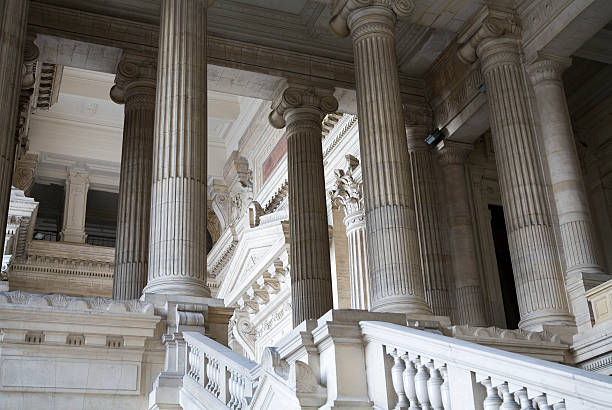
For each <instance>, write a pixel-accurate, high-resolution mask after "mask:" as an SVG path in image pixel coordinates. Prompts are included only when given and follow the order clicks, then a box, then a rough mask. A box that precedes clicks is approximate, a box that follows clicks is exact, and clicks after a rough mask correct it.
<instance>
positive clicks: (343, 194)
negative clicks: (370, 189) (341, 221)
mask: <svg viewBox="0 0 612 410" xmlns="http://www.w3.org/2000/svg"><path fill="white" fill-rule="evenodd" d="M346 162H347V166H346V168H345V169H336V170H335V171H334V175H335V176H336V182H335V183H334V186H333V188H332V189H331V190H330V191H329V197H330V199H331V201H332V203H333V204H334V205H335V206H337V207H338V208H340V209H342V210H344V214H345V215H346V217H347V218H349V217H350V216H352V215H353V214H355V213H359V212H363V184H362V183H361V182H360V181H358V180H357V178H355V176H354V175H353V173H354V172H355V171H356V169H357V167H358V166H359V160H358V159H357V158H355V157H354V156H352V155H347V156H346ZM346 222H347V220H346V219H345V223H346ZM347 228H348V225H347Z"/></svg>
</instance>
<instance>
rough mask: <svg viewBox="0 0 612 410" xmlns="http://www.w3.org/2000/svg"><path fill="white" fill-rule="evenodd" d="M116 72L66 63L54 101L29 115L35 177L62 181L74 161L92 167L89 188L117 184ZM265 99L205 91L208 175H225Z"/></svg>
mask: <svg viewBox="0 0 612 410" xmlns="http://www.w3.org/2000/svg"><path fill="white" fill-rule="evenodd" d="M114 77H115V76H114V75H113V74H107V73H101V72H95V71H89V70H83V69H78V68H71V67H65V68H64V71H63V76H62V80H61V85H60V91H59V97H58V101H57V103H56V104H54V105H53V106H52V107H51V109H50V110H49V111H37V112H36V113H34V114H33V115H32V117H31V120H30V127H31V128H30V134H29V138H30V146H29V152H31V153H37V154H39V165H38V175H39V176H38V179H39V182H44V183H49V182H54V183H62V182H63V180H64V179H65V176H66V169H67V168H69V167H72V166H78V167H85V168H88V169H89V170H90V173H91V174H92V175H93V177H92V188H93V189H101V190H108V191H116V190H117V189H118V186H119V169H120V162H121V144H122V138H123V117H124V115H123V112H124V107H123V106H122V105H118V104H115V103H113V102H112V101H111V100H110V98H109V90H110V88H111V87H112V86H113V84H114ZM263 103H264V101H263V100H257V99H254V98H249V97H242V96H236V95H230V94H223V93H219V92H215V91H209V92H208V107H207V109H208V173H209V176H213V177H220V176H222V175H223V166H224V165H225V161H226V159H227V158H228V157H229V155H230V154H231V152H232V151H233V150H236V149H238V144H239V141H240V137H241V136H242V135H243V134H244V131H245V129H246V128H247V127H248V126H249V125H250V124H251V122H252V120H253V117H254V116H255V114H256V113H257V111H258V110H259V107H260V106H261V104H263Z"/></svg>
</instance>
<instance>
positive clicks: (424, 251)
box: [403, 104, 452, 316]
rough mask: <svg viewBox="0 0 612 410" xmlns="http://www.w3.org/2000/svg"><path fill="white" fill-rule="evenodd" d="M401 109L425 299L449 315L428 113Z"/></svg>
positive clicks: (416, 108) (445, 257)
mask: <svg viewBox="0 0 612 410" xmlns="http://www.w3.org/2000/svg"><path fill="white" fill-rule="evenodd" d="M403 110H404V125H405V128H406V139H407V141H408V154H409V157H410V174H411V176H412V187H413V191H414V207H415V211H416V220H417V232H418V235H419V250H420V255H421V268H422V271H423V282H424V286H425V300H426V301H427V304H428V305H429V307H431V310H432V311H433V313H434V315H440V316H450V315H451V308H452V303H451V293H450V291H449V285H448V280H449V277H450V272H449V265H450V263H449V262H450V256H449V254H448V252H447V251H446V248H445V246H444V244H443V240H442V238H443V232H442V231H441V226H440V218H439V216H438V212H439V210H440V205H439V204H440V200H439V198H438V196H439V195H438V193H437V187H436V184H437V181H436V172H435V169H434V164H435V160H434V157H433V153H432V150H431V148H430V147H428V146H427V144H425V138H426V137H427V133H428V131H429V130H431V122H432V119H431V112H430V111H429V109H427V108H426V107H423V106H419V105H415V104H403Z"/></svg>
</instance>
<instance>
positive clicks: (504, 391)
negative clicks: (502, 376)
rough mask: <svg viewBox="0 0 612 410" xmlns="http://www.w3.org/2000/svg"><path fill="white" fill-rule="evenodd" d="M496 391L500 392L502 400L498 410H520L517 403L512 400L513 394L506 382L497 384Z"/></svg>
mask: <svg viewBox="0 0 612 410" xmlns="http://www.w3.org/2000/svg"><path fill="white" fill-rule="evenodd" d="M497 391H498V392H499V393H500V394H501V396H502V400H503V402H502V405H501V407H500V408H499V409H500V410H520V408H519V405H518V404H517V403H516V401H514V395H513V394H510V390H509V388H508V383H503V384H500V385H499V386H497Z"/></svg>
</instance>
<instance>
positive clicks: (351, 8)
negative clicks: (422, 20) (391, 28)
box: [329, 0, 414, 37]
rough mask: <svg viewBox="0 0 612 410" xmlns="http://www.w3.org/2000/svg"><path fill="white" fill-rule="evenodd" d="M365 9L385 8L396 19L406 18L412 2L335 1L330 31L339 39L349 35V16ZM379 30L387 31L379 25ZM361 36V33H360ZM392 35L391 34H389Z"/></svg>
mask: <svg viewBox="0 0 612 410" xmlns="http://www.w3.org/2000/svg"><path fill="white" fill-rule="evenodd" d="M366 7H377V8H385V9H388V10H390V11H392V12H393V13H394V14H395V16H396V18H400V19H401V18H406V17H408V16H410V14H411V13H412V11H413V10H414V1H413V0H335V1H334V3H333V7H332V18H331V20H330V22H329V26H330V27H331V30H332V31H333V32H334V33H335V34H336V35H338V36H340V37H346V36H348V35H349V33H350V28H349V26H350V25H351V23H350V20H351V14H353V13H354V12H356V11H357V10H360V9H364V8H366ZM380 29H381V30H385V29H387V27H385V25H381V27H380ZM362 34H363V33H362ZM391 34H393V32H391Z"/></svg>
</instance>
